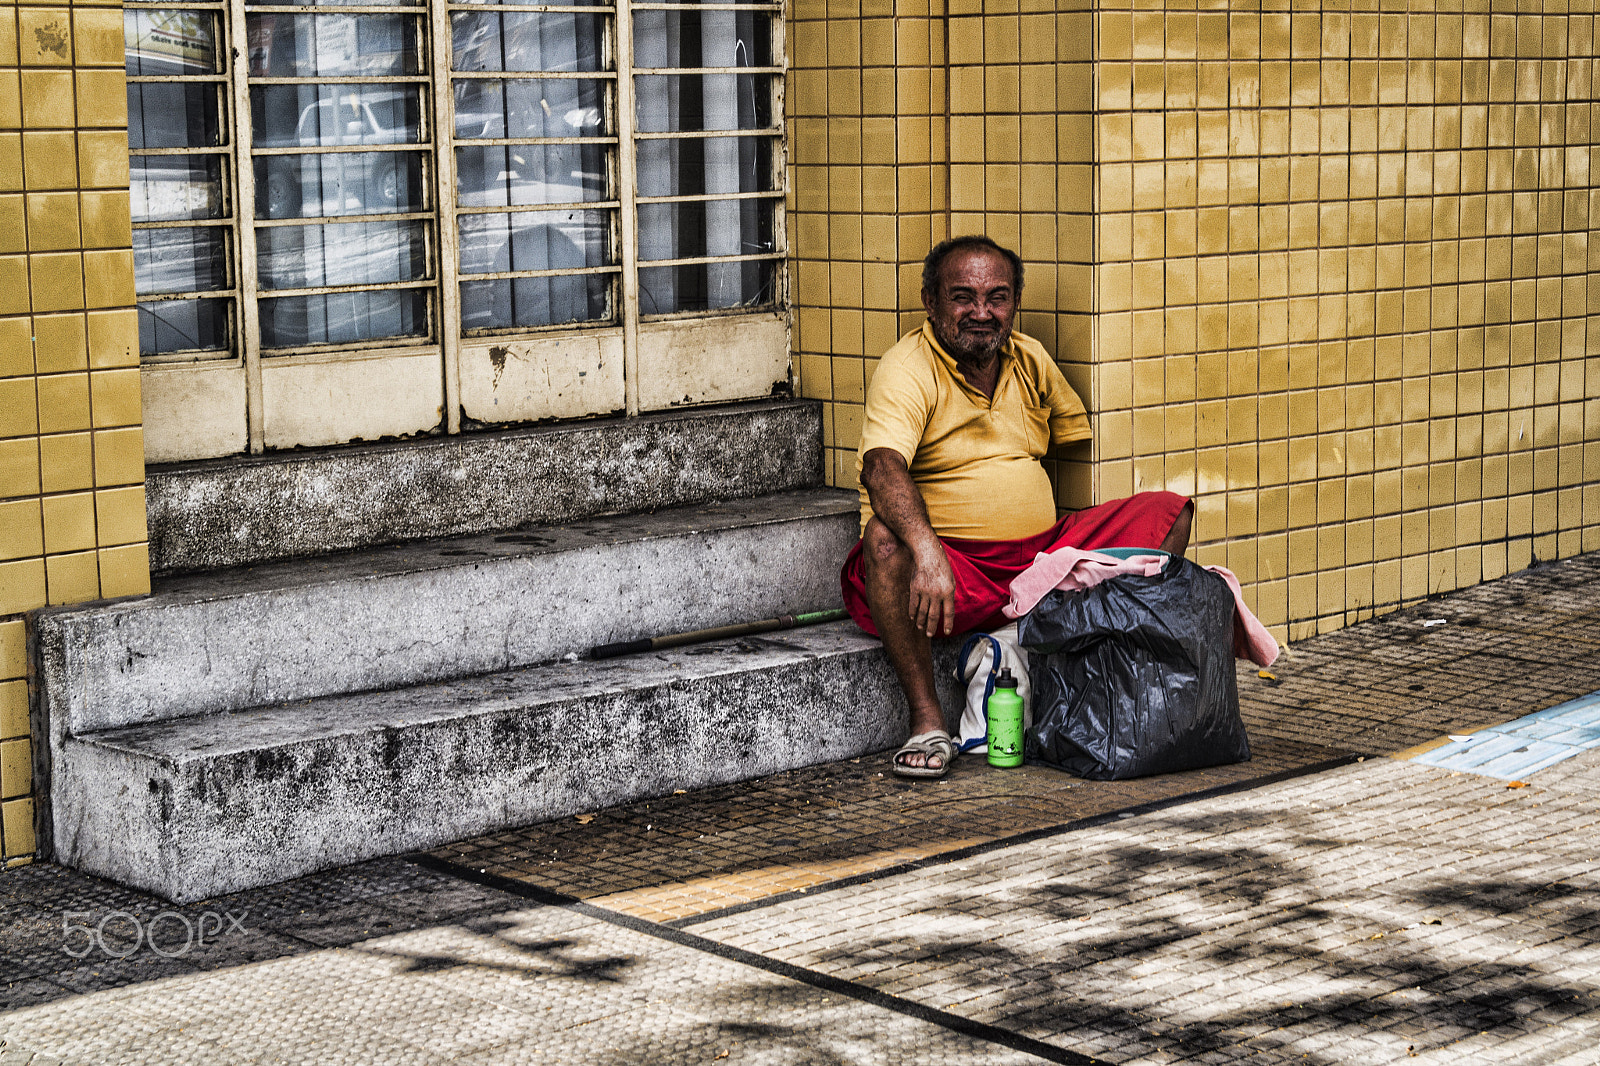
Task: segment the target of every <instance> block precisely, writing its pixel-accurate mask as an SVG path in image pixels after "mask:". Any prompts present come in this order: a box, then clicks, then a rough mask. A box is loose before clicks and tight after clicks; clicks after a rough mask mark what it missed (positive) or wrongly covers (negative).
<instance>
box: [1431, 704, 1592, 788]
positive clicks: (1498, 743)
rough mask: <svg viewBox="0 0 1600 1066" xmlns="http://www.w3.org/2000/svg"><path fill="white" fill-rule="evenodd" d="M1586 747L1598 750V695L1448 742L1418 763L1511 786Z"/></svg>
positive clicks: (1586, 748)
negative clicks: (1502, 781)
mask: <svg viewBox="0 0 1600 1066" xmlns="http://www.w3.org/2000/svg"><path fill="white" fill-rule="evenodd" d="M1590 748H1600V692H1596V693H1592V694H1591V695H1588V696H1585V697H1583V698H1582V699H1577V700H1571V701H1569V702H1567V703H1563V704H1560V705H1558V706H1555V707H1551V708H1550V709H1549V710H1547V711H1540V712H1539V713H1538V714H1530V715H1526V716H1524V717H1522V718H1518V719H1516V720H1515V721H1512V722H1506V723H1505V724H1504V725H1494V726H1489V727H1487V728H1485V729H1480V730H1479V731H1478V732H1476V733H1474V734H1472V735H1470V736H1466V737H1463V738H1461V739H1459V740H1458V739H1455V738H1453V737H1452V738H1451V740H1450V742H1449V743H1447V744H1441V745H1440V746H1439V747H1437V748H1433V749H1431V750H1429V751H1425V752H1423V753H1422V754H1420V755H1418V756H1417V757H1416V761H1417V762H1420V763H1424V764H1426V765H1428V766H1437V767H1439V768H1440V769H1443V770H1466V771H1469V772H1471V773H1475V774H1485V775H1487V776H1489V777H1498V778H1501V779H1503V780H1507V781H1514V780H1517V779H1518V778H1523V777H1528V776H1529V775H1531V774H1533V773H1535V772H1537V771H1539V770H1543V769H1544V768H1545V767H1547V766H1554V765H1555V764H1556V763H1558V762H1565V761H1566V760H1567V759H1570V758H1572V757H1573V756H1574V755H1577V754H1579V753H1580V752H1584V751H1587V750H1588V749H1590Z"/></svg>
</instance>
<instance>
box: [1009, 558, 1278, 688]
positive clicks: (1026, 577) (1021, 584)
mask: <svg viewBox="0 0 1600 1066" xmlns="http://www.w3.org/2000/svg"><path fill="white" fill-rule="evenodd" d="M1162 563H1163V560H1162V557H1161V556H1159V555H1135V556H1132V557H1131V558H1128V559H1118V558H1116V557H1115V556H1111V555H1102V554H1100V553H1099V552H1093V551H1083V550H1081V549H1079V548H1057V549H1056V550H1055V551H1052V552H1040V553H1039V554H1038V555H1037V556H1035V557H1034V560H1033V565H1032V566H1030V567H1028V568H1027V569H1026V570H1024V571H1023V572H1022V573H1020V574H1018V575H1017V576H1016V577H1015V578H1014V579H1013V580H1012V582H1011V602H1009V603H1007V604H1006V605H1005V606H1004V607H1002V608H1001V609H1000V610H1001V612H1002V613H1003V614H1004V615H1005V616H1006V617H1007V618H1021V617H1022V616H1023V615H1025V614H1027V613H1028V612H1029V611H1031V610H1033V608H1034V605H1035V604H1037V603H1038V602H1039V601H1040V600H1042V599H1044V594H1045V593H1047V592H1050V591H1051V590H1053V589H1066V590H1068V591H1071V592H1082V591H1083V590H1084V589H1087V588H1093V587H1094V586H1095V585H1098V584H1100V582H1102V581H1105V580H1107V579H1108V578H1113V577H1117V576H1119V575H1121V574H1139V575H1142V576H1144V577H1153V576H1154V575H1156V574H1159V573H1160V572H1161V567H1162ZM1205 569H1207V570H1209V571H1211V572H1212V573H1213V574H1216V575H1217V576H1219V577H1221V578H1222V580H1224V581H1226V582H1227V583H1228V591H1230V592H1232V593H1233V620H1234V626H1233V654H1234V656H1235V657H1236V658H1240V659H1249V660H1250V661H1251V662H1253V663H1255V664H1256V665H1257V666H1271V665H1272V664H1273V662H1275V661H1276V660H1277V658H1278V642H1277V641H1276V640H1274V639H1272V634H1271V633H1268V632H1267V627H1266V626H1264V625H1262V624H1261V619H1259V618H1257V617H1256V616H1255V612H1253V611H1251V610H1250V608H1249V607H1247V606H1245V602H1244V594H1243V592H1241V591H1240V589H1239V579H1238V578H1237V577H1234V576H1233V571H1231V570H1229V569H1228V568H1227V567H1225V566H1208V567H1206V568H1205Z"/></svg>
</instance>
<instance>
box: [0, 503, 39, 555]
mask: <svg viewBox="0 0 1600 1066" xmlns="http://www.w3.org/2000/svg"><path fill="white" fill-rule="evenodd" d="M43 553H44V524H43V520H42V518H41V516H40V509H39V501H38V500H36V499H33V500H26V499H25V500H12V501H10V502H7V503H0V559H26V558H30V557H32V556H35V555H42V554H43Z"/></svg>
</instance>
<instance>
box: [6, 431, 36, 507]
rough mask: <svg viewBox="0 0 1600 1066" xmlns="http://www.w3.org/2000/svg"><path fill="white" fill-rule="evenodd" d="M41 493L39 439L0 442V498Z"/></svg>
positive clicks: (14, 439)
mask: <svg viewBox="0 0 1600 1066" xmlns="http://www.w3.org/2000/svg"><path fill="white" fill-rule="evenodd" d="M38 493H39V438H38V437H33V436H28V437H16V438H13V439H11V440H0V498H4V497H17V496H36V495H38Z"/></svg>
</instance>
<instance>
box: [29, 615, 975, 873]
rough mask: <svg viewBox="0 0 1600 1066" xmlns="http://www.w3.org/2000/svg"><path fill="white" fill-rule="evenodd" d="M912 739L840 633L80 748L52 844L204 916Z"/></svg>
mask: <svg viewBox="0 0 1600 1066" xmlns="http://www.w3.org/2000/svg"><path fill="white" fill-rule="evenodd" d="M948 654H949V653H948V649H944V650H942V654H941V659H946V658H948ZM943 684H945V685H946V686H947V687H948V683H947V682H943ZM945 697H946V700H945V701H946V704H947V705H949V706H956V705H958V704H957V703H956V702H955V701H956V700H957V699H958V698H959V697H958V696H957V695H956V694H955V693H954V692H947V693H946V694H945ZM905 730H906V705H905V700H904V698H903V697H902V696H901V694H900V691H899V688H898V685H897V684H896V682H895V680H894V676H893V673H892V671H891V670H890V669H889V666H888V663H887V660H886V659H885V658H884V656H883V653H882V650H881V647H880V646H879V644H878V642H877V641H876V640H873V639H872V638H869V637H866V636H863V635H862V634H861V633H860V632H859V631H857V630H856V629H855V627H854V626H853V625H851V624H849V623H839V624H834V625H826V626H818V627H814V628H811V629H801V630H793V631H789V632H785V633H783V634H781V635H774V636H772V637H769V638H760V639H749V640H745V641H741V642H736V643H721V644H714V645H702V646H699V647H693V648H688V649H678V650H676V651H673V652H661V653H652V654H647V655H640V656H632V657H629V658H626V659H619V660H611V661H607V662H601V663H588V662H581V663H572V664H556V665H550V666H540V667H528V668H524V669H520V670H514V671H508V672H502V673H499V674H494V675H490V676H485V677H478V678H472V679H469V680H465V681H455V682H449V683H441V684H434V685H425V686H419V687H416V688H412V689H409V690H406V691H402V692H388V693H366V694H360V695H352V696H340V697H330V698H326V699H321V700H313V701H305V702H299V703H291V704H287V705H284V706H279V707H270V708H262V709H258V710H251V711H245V712H239V713H229V714H217V715H207V716H201V717H195V718H189V719H184V720H181V721H173V722H164V723H157V724H151V725H143V726H134V727H129V728H123V729H117V730H110V731H104V732H99V733H91V734H88V735H83V736H75V737H70V738H66V739H65V741H64V743H63V744H62V746H61V747H60V749H59V750H58V752H57V754H56V779H55V783H54V789H53V808H52V816H53V820H54V836H55V846H56V853H57V856H58V858H59V860H60V861H61V862H63V863H65V864H67V865H70V866H75V867H78V868H81V869H83V870H86V871H88V872H91V873H94V874H98V875H101V876H104V877H109V878H111V879H113V880H116V881H120V882H123V883H125V884H130V885H133V886H136V887H139V888H143V889H147V890H149V891H152V892H156V893H158V894H160V895H162V896H165V897H167V898H169V899H174V900H179V901H192V900H196V899H202V898H207V897H210V896H214V895H218V894H221V893H225V892H232V891H236V890H239V889H243V888H247V887H250V886H255V885H262V884H269V883H272V882H275V881H279V880H284V879H287V878H291V877H295V876H298V875H301V874H305V873H309V872H311V871H314V870H320V869H326V868H330V867H334V866H339V865H342V864H345V863H350V862H354V861H357V860H360V859H366V858H370V857H374V856H378V855H390V854H398V853H401V852H405V851H409V850H413V849H417V848H423V847H430V846H435V845H438V844H442V843H446V842H449V841H452V840H459V839H462V838H465V837H470V836H473V835H476V834H481V833H485V832H492V831H494V830H496V829H501V828H507V827H510V826H515V825H526V824H530V823H533V822H538V821H543V820H548V819H551V818H558V817H562V816H564V815H569V814H572V813H575V812H578V811H584V810H593V809H596V808H601V807H608V806H612V805H615V804H619V803H625V802H628V801H631V800H635V799H640V798H644V797H648V796H655V795H662V794H666V793H670V792H671V791H673V790H674V789H678V788H688V789H693V788H702V787H706V786H709V785H716V784H722V783H726V782H730V781H736V780H741V779H744V778H750V777H757V776H760V775H763V774H770V773H775V772H778V771H781V770H786V769H792V768H795V767H800V766H807V765H812V764H814V763H819V762H826V761H829V760H834V759H842V758H850V757H853V756H856V755H860V754H862V753H865V752H869V751H876V750H881V749H884V748H887V747H890V746H892V745H894V744H896V743H898V742H899V741H901V740H903V739H904V737H905Z"/></svg>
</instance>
